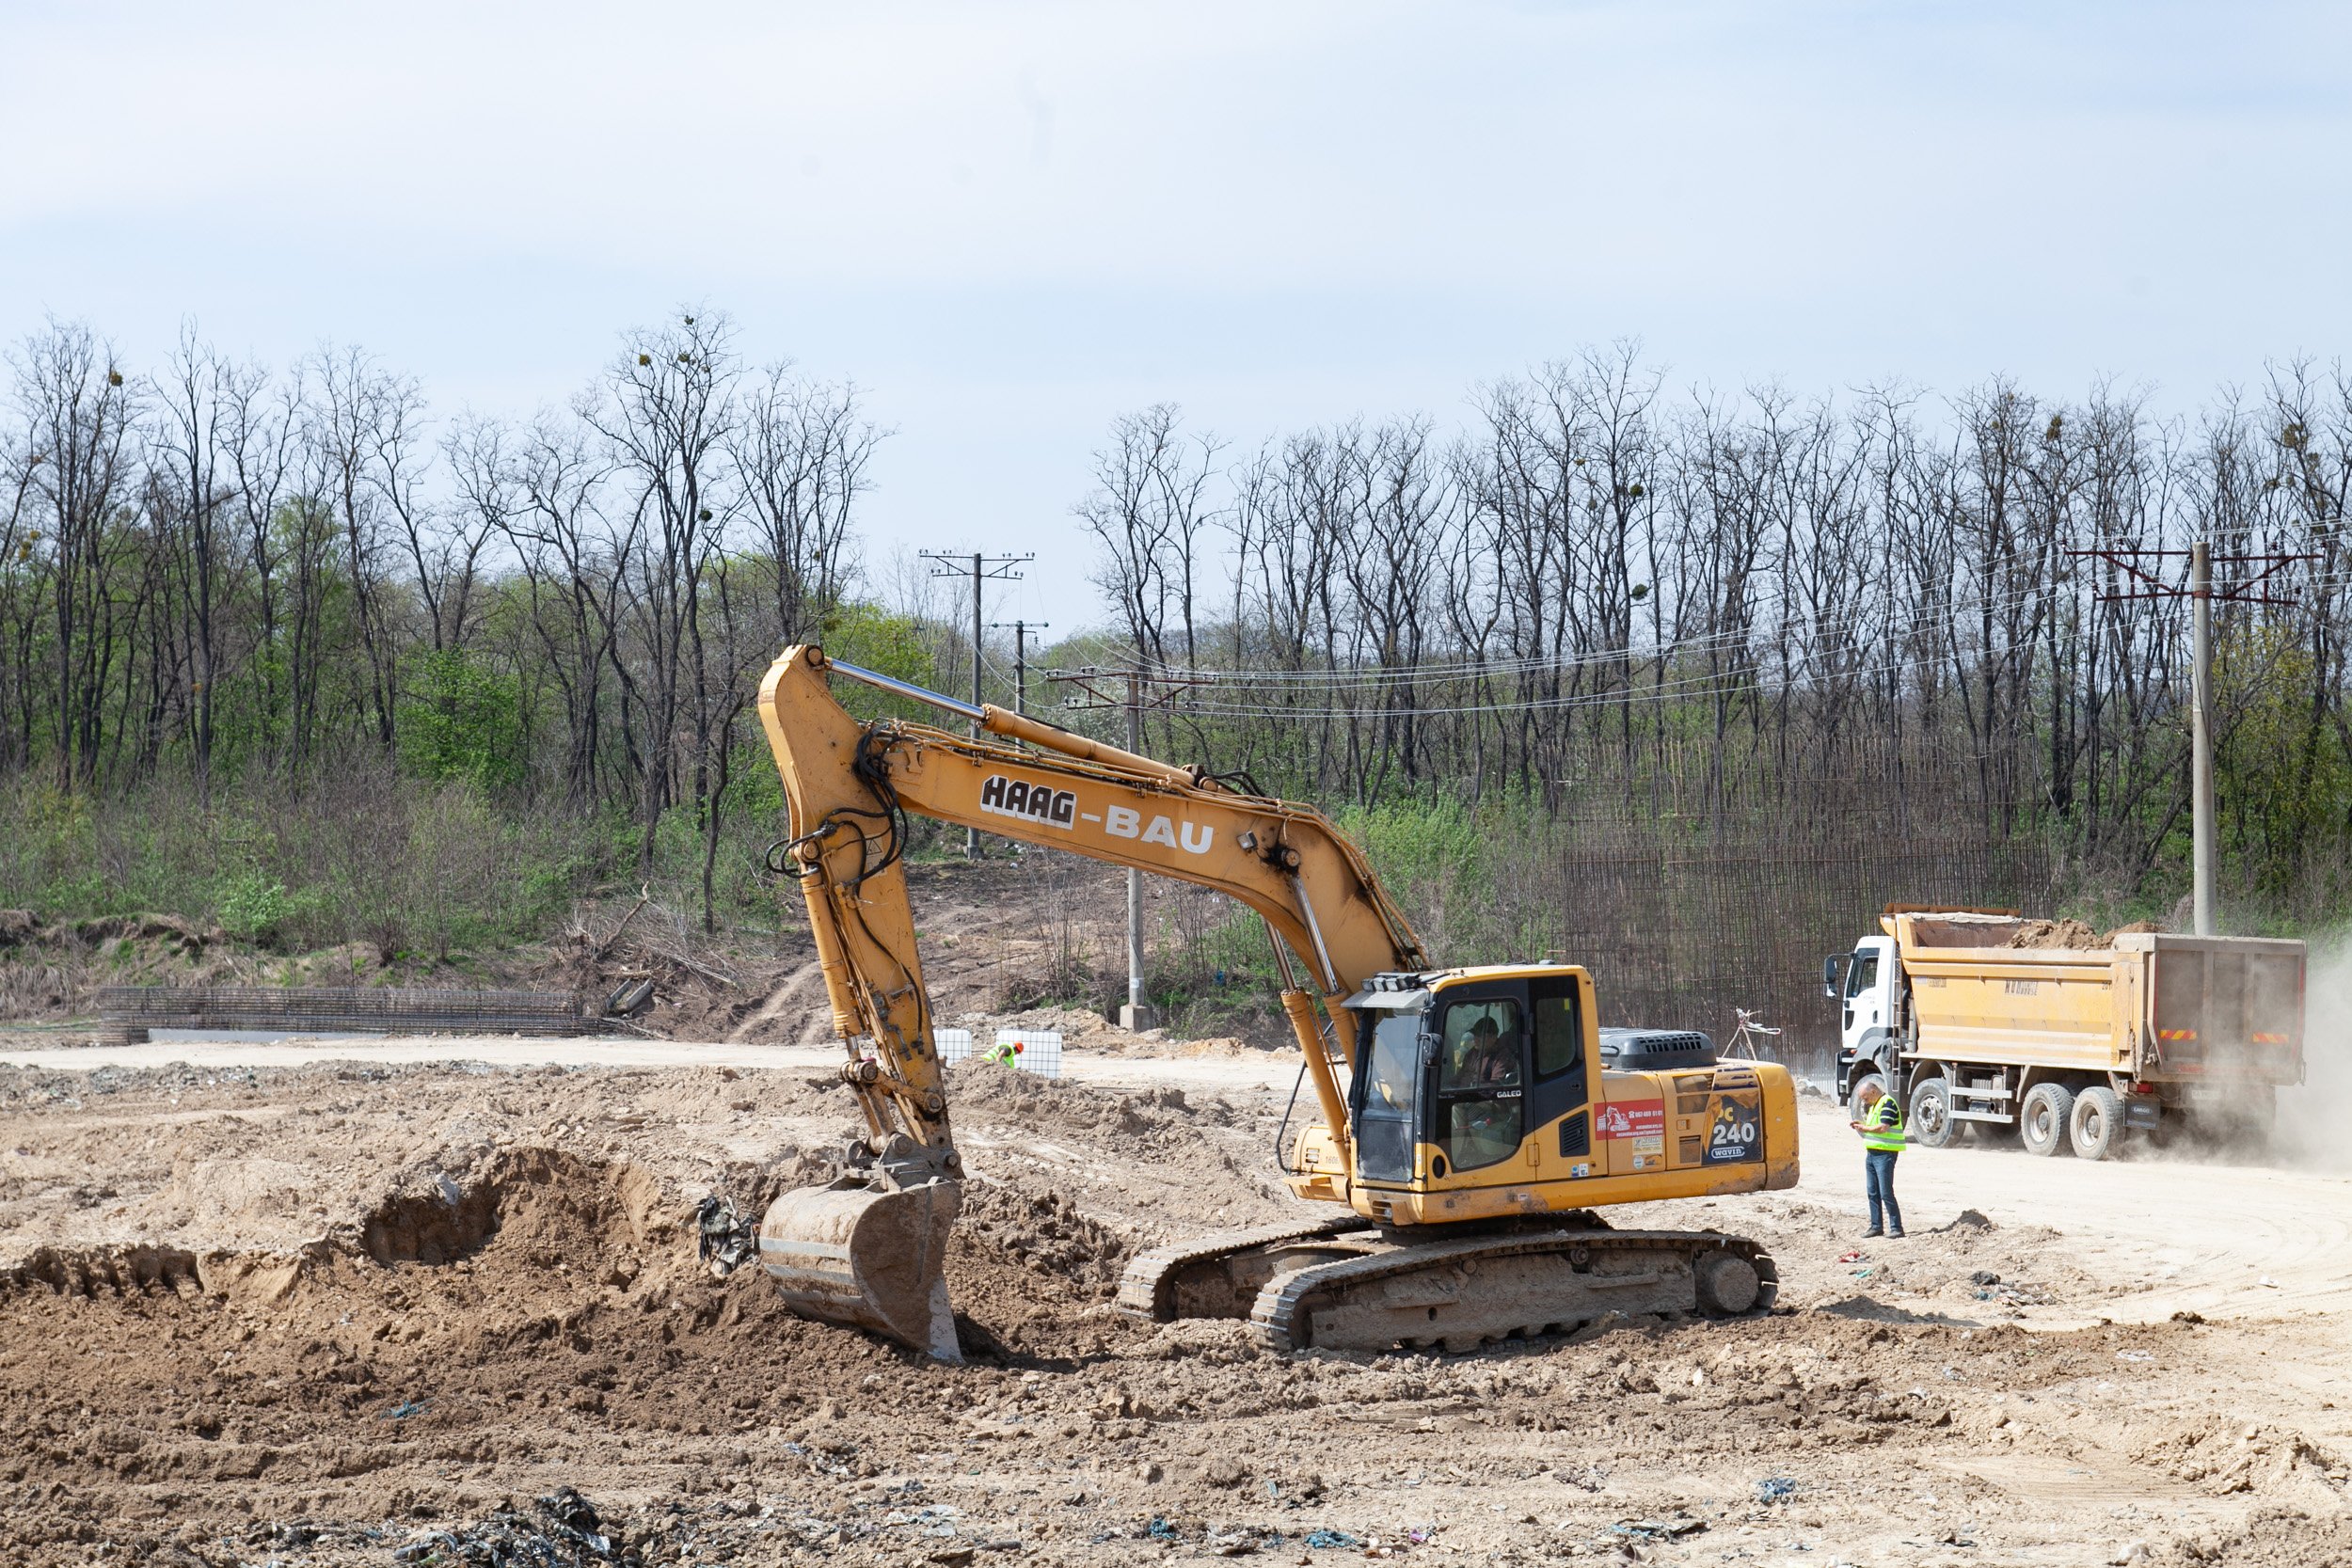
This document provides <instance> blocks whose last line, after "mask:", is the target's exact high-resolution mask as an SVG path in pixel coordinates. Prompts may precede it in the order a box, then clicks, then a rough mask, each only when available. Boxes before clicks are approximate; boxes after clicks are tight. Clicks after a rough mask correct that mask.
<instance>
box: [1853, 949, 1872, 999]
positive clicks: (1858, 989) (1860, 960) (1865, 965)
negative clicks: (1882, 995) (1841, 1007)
mask: <svg viewBox="0 0 2352 1568" xmlns="http://www.w3.org/2000/svg"><path fill="white" fill-rule="evenodd" d="M1878 983H1879V956H1878V955H1877V954H1876V953H1856V954H1855V955H1854V956H1853V962H1852V963H1851V964H1848V965H1847V966H1846V994H1847V995H1848V996H1860V995H1861V994H1862V993H1863V992H1864V991H1866V990H1870V989H1871V988H1872V987H1873V986H1876V985H1877V984H1878Z"/></svg>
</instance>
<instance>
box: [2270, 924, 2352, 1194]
mask: <svg viewBox="0 0 2352 1568" xmlns="http://www.w3.org/2000/svg"><path fill="white" fill-rule="evenodd" d="M2348 1126H2352V941H2347V940H2344V939H2342V938H2339V939H2337V940H2335V941H2332V942H2328V943H2327V944H2325V945H2322V944H2320V943H2318V942H2313V943H2312V947H2311V954H2310V958H2309V960H2308V964H2307V968H2306V972H2305V976H2304V983H2303V1082H2302V1084H2301V1085H2299V1086H2298V1085H2293V1084H2288V1085H2281V1086H2280V1089H2279V1123H2278V1133H2277V1136H2276V1138H2275V1139H2274V1140H2273V1142H2274V1150H2273V1151H2274V1153H2275V1155H2276V1156H2277V1157H2278V1158H2279V1159H2280V1160H2282V1161H2286V1162H2289V1163H2292V1164H2297V1165H2303V1166H2308V1167H2314V1168H2318V1169H2323V1170H2352V1136H2346V1134H2345V1129H2346V1127H2348Z"/></svg>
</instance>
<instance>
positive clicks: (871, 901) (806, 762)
mask: <svg viewBox="0 0 2352 1568" xmlns="http://www.w3.org/2000/svg"><path fill="white" fill-rule="evenodd" d="M831 676H841V677H845V678H848V679H850V680H854V681H859V682H863V683H864V684H866V685H867V686H869V687H875V688H879V689H882V690H883V691H886V692H890V693H893V694H895V695H897V696H899V697H902V698H908V699H912V700H913V701H914V702H916V703H919V704H926V705H930V706H931V707H934V708H936V709H939V710H941V711H943V712H945V713H947V714H951V715H954V716H956V717H957V718H960V719H962V720H964V721H967V722H968V723H970V724H971V725H972V726H973V727H974V728H975V729H977V731H979V732H980V733H979V735H978V736H972V737H967V736H962V735H957V734H954V733H952V732H950V731H947V730H945V729H941V728H937V727H934V726H931V725H928V724H919V723H913V722H907V721H899V720H893V719H882V720H877V721H871V722H861V721H859V720H858V719H856V718H855V717H854V716H852V715H851V714H850V712H849V711H848V710H847V709H846V708H844V707H843V706H842V705H841V704H840V703H839V702H838V701H836V700H835V699H834V695H833V691H832V689H831V686H830V684H829V677H831ZM759 717H760V722H761V724H762V726H763V727H764V728H765V730H766V731H767V735H768V743H769V745H770V747H771V749H772V750H773V751H774V753H775V759H776V767H777V768H778V769H779V770H780V771H781V773H782V774H783V779H784V791H785V796H786V799H787V803H788V804H789V807H790V811H791V836H790V837H789V838H787V839H786V840H784V841H782V842H781V843H779V844H778V845H777V846H776V847H775V849H774V850H773V851H771V858H770V863H771V867H772V868H773V869H775V870H777V871H778V872H780V873H784V874H788V875H791V876H793V877H796V878H797V879H798V880H799V882H800V887H801V892H802V895H803V898H804V899H805V901H806V904H807V908H808V923H809V931H810V934H811V936H812V937H813V939H814V941H815V943H816V948H817V957H818V963H819V966H820V967H821V969H822V971H823V974H824V980H825V991H826V996H827V999H828V1001H829V1003H830V1005H831V1007H832V1011H833V1022H834V1030H835V1032H836V1033H837V1034H838V1035H839V1036H840V1037H841V1039H842V1040H843V1042H844V1044H845V1046H846V1049H847V1052H848V1060H847V1062H846V1063H845V1064H844V1065H843V1067H842V1069H841V1078H842V1081H843V1083H845V1084H846V1085H848V1086H849V1088H850V1092H851V1093H852V1094H853V1095H854V1096H855V1097H856V1100H857V1103H858V1106H859V1108H860V1110H861V1112H862V1113H863V1115H864V1117H865V1121H866V1138H865V1140H864V1142H863V1144H862V1145H860V1146H858V1147H857V1148H856V1149H855V1156H856V1158H855V1162H854V1163H853V1164H852V1165H851V1167H850V1169H849V1170H848V1171H847V1172H846V1174H845V1175H844V1176H843V1177H842V1178H841V1179H840V1180H836V1181H834V1182H833V1183H832V1184H831V1185H829V1186H824V1187H810V1188H801V1189H798V1190H795V1191H790V1192H787V1193H784V1194H782V1195H781V1196H778V1197H777V1198H776V1199H775V1200H774V1202H773V1203H772V1204H771V1205H770V1207H769V1208H768V1210H767V1212H765V1214H763V1215H762V1217H761V1219H760V1222H759V1226H758V1228H757V1251H758V1257H759V1260H760V1263H761V1266H762V1267H763V1268H764V1270H765V1271H766V1272H767V1273H768V1274H769V1275H771V1276H772V1277H773V1278H774V1279H775V1280H776V1281H777V1282H778V1283H779V1284H780V1285H781V1286H782V1288H783V1290H784V1292H785V1296H786V1299H787V1303H788V1304H789V1305H790V1307H792V1308H793V1309H794V1310H795V1311H796V1312H799V1313H800V1314H802V1315H803V1316H806V1317H811V1318H815V1319H818V1320H821V1321H825V1322H829V1323H841V1324H847V1325H852V1326H856V1327H860V1328H865V1329H867V1330H870V1331H872V1332H875V1333H878V1334H881V1335H883V1336H886V1337H887V1338H892V1339H895V1340H897V1341H898V1342H899V1343H901V1344H904V1345H907V1346H910V1347H913V1348H914V1349H916V1350H919V1351H926V1352H928V1353H930V1354H932V1355H934V1356H937V1357H939V1358H940V1359H942V1360H946V1361H952V1360H956V1359H958V1351H957V1344H956V1330H955V1323H954V1316H953V1312H952V1308H951V1304H950V1302H949V1300H948V1293H947V1285H946V1251H947V1242H948V1233H949V1230H950V1228H951V1227H952V1226H953V1224H954V1222H955V1216H956V1208H957V1203H958V1199H959V1196H960V1194H961V1183H962V1180H963V1165H962V1162H961V1159H960V1157H959V1156H958V1155H957V1152H956V1148H955V1143H954V1140H953V1138H952V1137H951V1136H950V1134H949V1132H948V1120H947V1099H946V1083H945V1078H944V1075H943V1073H942V1071H941V1068H940V1058H939V1053H938V1048H937V1045H936V1042H935V1041H934V1039H933V1037H932V1029H931V1014H930V998H929V997H928V995H927V994H926V992H925V990H924V987H923V969H922V963H921V960H920V959H919V958H918V957H917V956H916V953H915V929H914V911H913V908H912V906H911V905H910V904H909V902H908V898H907V886H906V871H905V863H904V853H905V850H906V847H907V817H908V816H909V815H910V814H915V815H920V816H928V817H931V818H934V819H936V820H938V821H941V822H946V823H953V824H956V825H959V826H966V827H977V828H980V829H983V830H986V831H987V832H993V833H996V834H999V835H1002V836H1003V837H1006V838H1010V839H1016V840H1019V841H1021V842H1023V843H1025V844H1033V845H1041V846H1043V847H1048V848H1054V849H1062V850H1067V851H1069V852H1071V853H1073V854H1079V855H1085V856H1088V857H1089V858H1091V859H1095V860H1100V861H1106V862H1110V863H1115V864H1119V865H1125V866H1134V867H1140V868H1142V869H1143V870H1146V871H1152V872H1156V873H1158V874H1159V875H1161V876H1165V877H1173V878H1177V879H1182V880H1184V881H1188V882H1193V883H1196V884H1198V885H1200V886H1202V887H1207V888H1213V889H1215V890H1216V891H1217V892H1219V893H1222V894H1224V895H1227V896H1228V897H1230V898H1232V899H1235V900H1237V901H1239V902H1240V903H1242V904H1245V905H1247V906H1248V907H1249V908H1250V909H1251V910H1253V911H1256V912H1257V913H1258V914H1259V915H1261V916H1263V919H1264V921H1265V924H1266V927H1267V931H1268V934H1269V935H1270V937H1271V938H1272V941H1273V945H1274V952H1275V956H1276V960H1277V963H1278V965H1279V969H1280V971H1281V974H1282V980H1283V986H1282V1006H1283V1008H1284V1010H1285V1012H1286V1013H1287V1014H1288V1015H1289V1019H1290V1022H1291V1025H1292V1027H1293V1029H1294V1031H1295V1033H1296V1035H1297V1039H1298V1046H1299V1049H1300V1050H1301V1051H1302V1052H1303V1053H1305V1055H1306V1064H1305V1070H1306V1075H1307V1077H1308V1078H1309V1079H1311V1081H1312V1083H1313V1085H1314V1093H1315V1099H1316V1101H1317V1103H1318V1105H1319V1107H1320V1110H1321V1117H1320V1119H1319V1120H1315V1121H1312V1122H1310V1123H1309V1124H1308V1125H1307V1126H1305V1127H1304V1128H1303V1130H1302V1131H1301V1132H1300V1133H1299V1134H1298V1136H1297V1137H1296V1139H1295V1143H1294V1145H1293V1147H1292V1148H1291V1150H1290V1153H1289V1159H1288V1163H1287V1165H1286V1168H1285V1176H1286V1180H1287V1181H1288V1184H1289V1186H1290V1189H1291V1191H1292V1192H1293V1193H1295V1195H1297V1196H1299V1197H1301V1198H1305V1199H1311V1200H1314V1201H1317V1202H1320V1203H1326V1204H1330V1205H1333V1206H1336V1207H1337V1208H1338V1209H1339V1210H1340V1211H1341V1212H1339V1213H1337V1214H1335V1215H1333V1216H1332V1217H1329V1218H1325V1219H1315V1220H1302V1221H1301V1222H1300V1223H1297V1224H1295V1225H1287V1226H1278V1227H1269V1228H1263V1229H1258V1230H1252V1231H1246V1232H1240V1233H1235V1234H1229V1235H1220V1236H1209V1237H1202V1238H1200V1239H1198V1240H1195V1241H1192V1242H1187V1243H1179V1244H1176V1245H1173V1246H1165V1247H1160V1248H1156V1249H1154V1250H1152V1251H1149V1252H1145V1253H1142V1254H1139V1255H1138V1256H1137V1257H1136V1258H1135V1259H1133V1260H1132V1262H1131V1263H1130V1265H1129V1267H1128V1270H1127V1273H1126V1275H1125V1277H1124V1279H1123V1281H1122V1282H1121V1285H1120V1296H1119V1300H1120V1308H1121V1309H1122V1310H1124V1311H1126V1312H1128V1313H1130V1314H1132V1315H1134V1316H1136V1317H1140V1318H1144V1319H1149V1320H1153V1321H1159V1322H1168V1321H1173V1320H1175V1319H1178V1318H1190V1317H1218V1318H1246V1319H1248V1320H1249V1321H1250V1322H1251V1323H1253V1324H1254V1325H1255V1330H1256V1332H1257V1334H1258V1335H1259V1336H1260V1337H1261V1338H1262V1339H1263V1342H1264V1343H1265V1344H1266V1345H1267V1346H1268V1347H1269V1348H1271V1349H1275V1350H1278V1351H1290V1350H1304V1349H1307V1348H1309V1347H1311V1346H1317V1347H1322V1348H1326V1349H1339V1350H1357V1351H1374V1352H1378V1351H1386V1350H1390V1349H1392V1348H1394V1347H1396V1346H1399V1345H1404V1346H1408V1347H1412V1346H1430V1345H1438V1346H1442V1347H1444V1348H1445V1349H1448V1350H1456V1351H1458V1350H1465V1349H1469V1348H1472V1347H1474V1346H1476V1345H1478V1344H1481V1343H1483V1342H1485V1341H1486V1340H1489V1339H1494V1338H1505V1337H1509V1336H1514V1335H1525V1336H1533V1335H1536V1334H1541V1333H1543V1332H1546V1331H1547V1330H1558V1329H1563V1328H1567V1327H1572V1326H1574V1325H1576V1324H1579V1323H1586V1322H1589V1321H1591V1320H1593V1319H1595V1318H1597V1317H1600V1316H1602V1315H1603V1314H1606V1313H1609V1312H1612V1311H1615V1312H1621V1313H1625V1314H1628V1315H1632V1314H1639V1313H1664V1312H1703V1313H1708V1314H1711V1315H1717V1316H1730V1315H1736V1314H1739V1313H1742V1312H1748V1311H1752V1310H1756V1309H1758V1308H1761V1307H1770V1306H1771V1305H1772V1300H1773V1296H1774V1294H1775V1291H1776V1290H1777V1281H1778V1275H1776V1273H1775V1272H1774V1270H1773V1267H1772V1259H1770V1258H1769V1257H1767V1256H1766V1255H1765V1254H1764V1253H1763V1252H1762V1251H1761V1250H1760V1249H1759V1248H1757V1247H1756V1245H1755V1244H1754V1243H1750V1242H1748V1241H1745V1240H1743V1239H1741V1238H1739V1237H1736V1236H1729V1235H1724V1234H1722V1233H1719V1232H1716V1231H1712V1230H1696V1231H1682V1230H1620V1229H1616V1228H1613V1227H1610V1226H1609V1225H1608V1224H1606V1223H1605V1222H1604V1221H1603V1220H1601V1219H1600V1218H1599V1216H1597V1214H1595V1213H1594V1212H1593V1211H1594V1210H1596V1209H1598V1208H1602V1207H1605V1206H1608V1205H1611V1204H1619V1203H1636V1202H1647V1201H1651V1200H1655V1199H1662V1198H1677V1197H1697V1196H1710V1195H1716V1194H1728V1193H1748V1192H1756V1191H1761V1190H1765V1189H1772V1188H1785V1187H1789V1186H1793V1185H1795V1183H1796V1180H1797V1110H1796V1095H1795V1089H1794V1085H1793V1084H1792V1083H1791V1081H1790V1079H1789V1075H1788V1071H1787V1069H1784V1068H1781V1067H1779V1066H1776V1065H1774V1064H1771V1063H1762V1062H1754V1061H1738V1060H1718V1059H1717V1058H1716V1056H1715V1053H1714V1051H1713V1048H1712V1047H1711V1045H1709V1043H1708V1040H1707V1037H1705V1036H1704V1035H1699V1034H1694V1033H1690V1032H1677V1031H1658V1030H1640V1029H1623V1028H1614V1029H1603V1028H1601V1027H1600V1026H1599V1011H1598V1007H1597V1003H1596V998H1595V995H1594V990H1593V980H1592V976H1591V975H1590V974H1587V973H1586V972H1585V971H1584V970H1583V969H1582V968H1581V967H1579V966H1577V965H1575V964H1570V963H1562V962H1557V961H1550V960H1547V961H1544V962H1538V963H1520V964H1500V965H1486V966H1481V967H1476V968H1453V969H1447V968H1434V967H1432V966H1431V965H1430V963H1429V962H1428V959H1427V957H1426V955H1425V954H1424V953H1423V951H1422V945H1421V941H1420V939H1419V938H1418V937H1416V936H1415V935H1414V934H1413V929H1412V927H1411V926H1410V925H1408V924H1407V923H1406V919H1405V916H1404V914H1403V913H1402V912H1401V911H1398V909H1397V908H1396V906H1395V904H1394V903H1393V902H1392V901H1391V899H1390V898H1389V896H1388V895H1387V894H1386V893H1385V892H1384V891H1383V890H1382V889H1381V886H1380V883H1379V881H1378V879H1376V878H1375V877H1374V875H1373V873H1372V867H1371V865H1370V864H1369V863H1367V862H1366V861H1365V859H1364V857H1363V855H1362V853H1361V852H1360V851H1359V849H1358V848H1357V847H1356V846H1354V845H1353V844H1351V843H1349V842H1348V840H1347V839H1346V838H1345V837H1344V836H1343V834H1342V833H1341V832H1339V830H1338V829H1337V828H1336V827H1335V826H1334V825H1333V824H1332V823H1331V822H1330V821H1329V820H1328V819H1327V818H1326V817H1325V816H1323V815H1322V814H1321V813H1319V812H1317V811H1315V810H1313V809H1312V808H1311V807H1307V806H1301V805H1295V804H1292V803H1289V802H1286V801H1282V800H1271V799H1268V798H1266V797H1264V796H1261V795H1258V794H1255V793H1252V792H1250V791H1249V790H1248V789H1247V788H1245V787H1242V785H1243V784H1246V783H1247V781H1238V782H1229V781H1227V780H1223V779H1219V778H1217V777H1215V776H1213V775H1211V774H1209V773H1207V772H1204V771H1203V770H1201V769H1200V768H1176V767H1171V766H1169V765H1168V764H1167V763H1163V762H1156V761H1154V760H1152V758H1150V757H1145V756H1139V755H1136V753H1134V752H1127V751H1122V750H1120V749H1119V748H1117V747H1113V746H1108V745H1104V744H1103V743H1102V742H1100V741H1095V740H1090V739H1089V738H1087V737H1086V736H1080V735H1075V734H1073V733H1072V732H1070V731H1068V730H1064V729H1060V728H1058V727H1057V726H1055V725H1052V724H1048V723H1044V722H1041V721H1038V720H1036V719H1032V718H1029V717H1026V716H1025V715H1022V714H1018V713H1012V712H1008V711H1006V710H1005V709H1003V708H1000V707H996V706H994V705H980V706H976V705H971V704H967V703H961V702H958V701H956V700H955V699H954V698H951V697H945V696H941V695H940V694H938V693H937V692H933V691H927V690H925V689H922V688H920V687H917V686H913V685H910V684H908V683H906V682H904V681H899V680H896V679H894V678H892V677H890V676H888V675H884V674H881V673H876V672H874V671H870V670H862V669H859V668H857V667H856V666H854V665H851V664H848V663H845V662H842V661H840V660H829V659H827V658H826V657H825V656H824V654H823V652H822V651H821V650H820V649H818V648H817V647H815V646H813V645H803V646H799V647H794V648H789V649H787V650H786V652H785V654H784V656H783V657H781V658H779V659H777V661H776V662H775V665H774V666H773V668H771V670H770V671H769V672H768V675H767V678H766V679H765V680H764V681H763V682H762V683H761V686H760V691H759ZM1302 972H1303V973H1302ZM1318 1010H1319V1014H1320V1016H1318Z"/></svg>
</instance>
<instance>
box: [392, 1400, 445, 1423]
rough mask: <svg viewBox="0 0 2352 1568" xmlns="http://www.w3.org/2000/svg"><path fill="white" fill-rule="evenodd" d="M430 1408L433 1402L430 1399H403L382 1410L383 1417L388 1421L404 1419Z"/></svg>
mask: <svg viewBox="0 0 2352 1568" xmlns="http://www.w3.org/2000/svg"><path fill="white" fill-rule="evenodd" d="M432 1408H433V1402H432V1401H430V1400H403V1401H401V1402H399V1403H398V1404H396V1405H394V1406H392V1407H391V1408H390V1409H389V1410H387V1411H386V1412H384V1418H385V1419H386V1420H388V1421H405V1420H406V1419H407V1418H409V1417H411V1416H421V1415H423V1414H424V1413H425V1412H426V1411H427V1410H430V1409H432Z"/></svg>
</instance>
